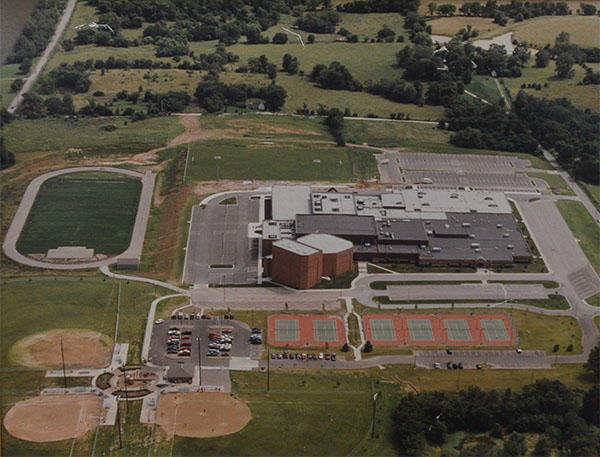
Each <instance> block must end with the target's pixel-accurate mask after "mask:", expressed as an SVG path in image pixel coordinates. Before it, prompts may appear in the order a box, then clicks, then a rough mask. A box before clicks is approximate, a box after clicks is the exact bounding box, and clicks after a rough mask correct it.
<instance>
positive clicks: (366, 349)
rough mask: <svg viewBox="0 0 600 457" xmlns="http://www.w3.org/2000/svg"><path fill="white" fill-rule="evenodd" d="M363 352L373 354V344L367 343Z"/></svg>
mask: <svg viewBox="0 0 600 457" xmlns="http://www.w3.org/2000/svg"><path fill="white" fill-rule="evenodd" d="M363 352H373V344H371V342H370V341H367V342H366V343H365V347H364V348H363Z"/></svg>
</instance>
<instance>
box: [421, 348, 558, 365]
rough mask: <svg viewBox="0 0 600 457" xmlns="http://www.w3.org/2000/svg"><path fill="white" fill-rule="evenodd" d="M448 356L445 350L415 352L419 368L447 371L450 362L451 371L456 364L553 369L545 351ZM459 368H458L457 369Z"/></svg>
mask: <svg viewBox="0 0 600 457" xmlns="http://www.w3.org/2000/svg"><path fill="white" fill-rule="evenodd" d="M451 352H452V353H451V354H448V353H447V352H446V351H445V350H433V351H415V362H416V365H417V366H418V367H419V368H428V369H434V368H435V367H434V364H436V363H439V364H440V369H443V370H447V369H449V368H448V362H450V367H451V368H450V369H454V367H453V365H454V364H457V365H458V364H460V363H462V365H463V368H465V369H476V368H477V365H483V366H484V367H487V368H502V369H546V368H552V357H549V356H548V355H546V353H545V352H544V351H521V353H517V352H516V350H514V349H513V350H505V351H476V350H467V351H465V350H460V351H455V350H451ZM457 368H458V367H457Z"/></svg>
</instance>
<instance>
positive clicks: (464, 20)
mask: <svg viewBox="0 0 600 457" xmlns="http://www.w3.org/2000/svg"><path fill="white" fill-rule="evenodd" d="M450 3H454V2H450ZM460 3H462V2H460ZM422 6H423V5H422ZM425 6H426V5H425ZM457 9H458V5H457ZM426 14H429V11H427V13H426ZM511 22H512V21H511ZM427 25H431V33H432V34H433V35H445V36H449V37H452V36H454V35H455V34H457V33H458V31H459V30H460V29H466V28H467V26H468V25H470V26H471V27H472V28H473V29H477V30H479V36H478V37H477V38H474V39H475V40H479V39H482V38H488V37H491V36H496V35H501V34H502V33H506V29H507V28H506V27H502V26H500V25H498V24H494V20H493V19H492V18H487V17H467V16H453V17H436V18H434V19H432V20H430V21H428V22H427Z"/></svg>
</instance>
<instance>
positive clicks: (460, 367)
mask: <svg viewBox="0 0 600 457" xmlns="http://www.w3.org/2000/svg"><path fill="white" fill-rule="evenodd" d="M464 368H465V366H464V365H463V363H462V362H458V369H459V370H462V369H464Z"/></svg>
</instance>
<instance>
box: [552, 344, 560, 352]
mask: <svg viewBox="0 0 600 457" xmlns="http://www.w3.org/2000/svg"><path fill="white" fill-rule="evenodd" d="M559 348H560V346H559V345H558V344H555V345H554V349H552V352H558V350H559Z"/></svg>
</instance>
